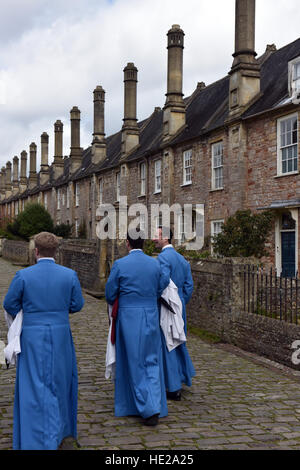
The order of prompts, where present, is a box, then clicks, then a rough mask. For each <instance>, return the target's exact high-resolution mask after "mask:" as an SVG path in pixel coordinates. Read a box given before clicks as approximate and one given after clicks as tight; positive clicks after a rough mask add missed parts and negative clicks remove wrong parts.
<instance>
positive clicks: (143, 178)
mask: <svg viewBox="0 0 300 470" xmlns="http://www.w3.org/2000/svg"><path fill="white" fill-rule="evenodd" d="M142 168H144V174H142ZM139 173H140V196H146V178H147V167H146V163H145V162H141V163H140V165H139Z"/></svg>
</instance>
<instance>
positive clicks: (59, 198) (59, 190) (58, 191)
mask: <svg viewBox="0 0 300 470" xmlns="http://www.w3.org/2000/svg"><path fill="white" fill-rule="evenodd" d="M56 197H57V205H56V208H57V210H58V211H59V210H60V209H61V188H57V193H56Z"/></svg>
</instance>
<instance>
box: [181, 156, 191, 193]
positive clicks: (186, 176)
mask: <svg viewBox="0 0 300 470" xmlns="http://www.w3.org/2000/svg"><path fill="white" fill-rule="evenodd" d="M182 160H183V161H182V166H183V186H185V185H188V184H192V149H189V150H185V151H184V152H183V156H182Z"/></svg>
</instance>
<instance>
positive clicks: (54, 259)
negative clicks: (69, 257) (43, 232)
mask: <svg viewBox="0 0 300 470" xmlns="http://www.w3.org/2000/svg"><path fill="white" fill-rule="evenodd" d="M43 259H51V260H52V261H54V262H55V259H54V258H47V257H46V256H45V257H43V258H39V259H38V260H37V262H39V261H41V260H43Z"/></svg>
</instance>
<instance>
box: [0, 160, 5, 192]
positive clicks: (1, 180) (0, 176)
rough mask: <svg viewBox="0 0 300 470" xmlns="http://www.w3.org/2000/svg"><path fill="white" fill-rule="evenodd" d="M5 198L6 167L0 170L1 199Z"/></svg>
mask: <svg viewBox="0 0 300 470" xmlns="http://www.w3.org/2000/svg"><path fill="white" fill-rule="evenodd" d="M3 199H5V167H4V166H3V167H2V168H1V171H0V200H3Z"/></svg>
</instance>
